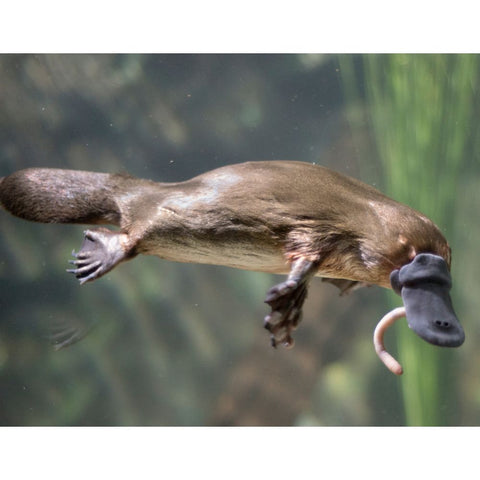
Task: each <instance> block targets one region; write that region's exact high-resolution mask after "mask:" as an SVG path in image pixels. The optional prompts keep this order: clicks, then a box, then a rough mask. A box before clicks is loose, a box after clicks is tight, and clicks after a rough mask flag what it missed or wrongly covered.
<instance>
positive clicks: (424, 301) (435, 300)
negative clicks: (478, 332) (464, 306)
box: [390, 253, 465, 347]
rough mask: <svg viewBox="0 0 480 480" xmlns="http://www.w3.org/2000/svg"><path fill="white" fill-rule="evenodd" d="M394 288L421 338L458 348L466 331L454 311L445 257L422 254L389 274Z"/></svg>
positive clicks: (412, 325) (409, 320)
mask: <svg viewBox="0 0 480 480" xmlns="http://www.w3.org/2000/svg"><path fill="white" fill-rule="evenodd" d="M390 283H391V285H392V288H393V290H394V291H395V292H396V293H398V294H399V295H401V296H402V299H403V303H404V305H405V312H406V317H407V323H408V326H409V327H410V328H411V329H412V330H413V331H414V332H415V333H416V334H417V335H419V336H420V337H421V338H423V339H424V340H426V341H427V342H429V343H432V344H433V345H439V346H441V347H458V346H460V345H461V344H462V343H463V342H464V340H465V333H464V331H463V328H462V326H461V325H460V322H459V321H458V319H457V316H456V315H455V312H454V310H453V306H452V301H451V299H450V294H449V291H450V289H451V288H452V278H451V276H450V272H449V271H448V267H447V264H446V262H445V260H444V259H443V258H442V257H440V256H438V255H433V254H431V253H420V254H418V255H417V256H416V257H415V258H414V259H413V260H412V262H410V263H409V264H407V265H404V266H403V267H402V268H400V269H399V270H394V271H393V272H392V273H391V274H390Z"/></svg>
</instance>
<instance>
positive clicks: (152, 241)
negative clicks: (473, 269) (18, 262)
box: [0, 161, 450, 287]
mask: <svg viewBox="0 0 480 480" xmlns="http://www.w3.org/2000/svg"><path fill="white" fill-rule="evenodd" d="M0 203H1V204H2V205H3V207H4V208H5V209H7V210H8V211H10V212H11V213H12V214H14V215H17V216H19V217H21V218H24V219H27V220H32V221H38V222H46V223H52V222H53V223H86V224H113V225H119V226H120V228H121V232H122V233H124V234H126V238H127V239H128V242H127V243H128V248H129V249H131V251H132V252H134V253H144V254H150V255H157V256H159V257H161V258H165V259H169V260H175V261H183V262H195V263H212V264H220V265H227V266H231V267H236V268H243V269H250V270H257V271H266V272H273V273H287V272H288V271H289V269H290V263H291V262H292V261H293V260H295V259H297V258H300V257H302V258H306V259H308V260H311V261H314V262H316V263H318V265H319V270H318V275H320V276H324V277H330V278H339V279H347V280H353V281H358V282H365V283H372V284H378V285H381V286H383V287H390V282H389V274H390V272H391V271H392V270H394V269H398V268H400V267H401V266H402V265H405V264H407V263H409V262H410V261H411V260H412V258H413V257H414V256H415V255H416V254H417V253H421V252H429V253H434V254H437V255H440V256H442V257H443V258H444V259H445V261H446V262H447V264H448V265H450V248H449V247H448V244H447V242H446V240H445V238H444V237H443V236H442V234H441V233H440V231H439V229H438V228H437V227H436V226H435V225H434V224H433V222H431V221H430V220H429V219H427V218H426V217H425V216H424V215H422V214H420V213H419V212H416V211H415V210H412V209H411V208H409V207H407V206H405V205H402V204H399V203H397V202H395V201H394V200H392V199H390V198H388V197H386V196H385V195H383V194H382V193H380V192H379V191H377V190H375V189H374V188H372V187H370V186H368V185H365V184H363V183H361V182H359V181H357V180H355V179H352V178H350V177H346V176H344V175H341V174H339V173H336V172H334V171H332V170H329V169H326V168H323V167H320V166H315V165H311V164H308V163H302V162H287V161H272V162H252V163H244V164H237V165H230V166H226V167H222V168H219V169H217V170H213V171H211V172H207V173H205V174H203V175H200V176H198V177H195V178H193V179H191V180H188V181H185V182H178V183H154V182H151V181H148V180H140V179H135V178H133V177H129V176H124V175H109V174H102V173H91V172H83V171H71V170H57V169H35V168H33V169H27V170H21V171H18V172H16V173H14V174H12V175H10V176H8V177H5V178H4V179H3V180H2V182H1V184H0ZM125 248H127V246H126V247H125Z"/></svg>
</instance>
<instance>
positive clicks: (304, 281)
mask: <svg viewBox="0 0 480 480" xmlns="http://www.w3.org/2000/svg"><path fill="white" fill-rule="evenodd" d="M316 271H317V264H315V263H314V262H311V261H308V260H304V259H299V260H296V261H295V262H294V263H293V264H292V269H291V271H290V274H289V275H288V278H287V280H286V281H285V282H282V283H279V284H278V285H275V286H274V287H272V288H271V289H270V290H269V291H268V293H267V298H266V299H265V303H268V304H269V305H270V307H272V311H271V312H270V313H269V314H268V315H267V316H266V317H265V320H264V326H265V328H266V329H267V330H268V331H269V332H270V333H271V336H270V340H271V343H272V346H273V347H276V346H277V345H278V344H279V343H280V344H282V345H283V346H285V347H287V348H289V347H293V343H294V341H293V338H292V335H291V333H292V331H294V330H295V329H296V328H297V326H298V324H299V323H300V320H301V319H302V307H303V303H304V302H305V299H306V298H307V291H308V282H309V281H310V279H311V277H312V276H313V275H315V272H316Z"/></svg>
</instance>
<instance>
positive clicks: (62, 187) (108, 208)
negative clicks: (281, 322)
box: [0, 168, 133, 225]
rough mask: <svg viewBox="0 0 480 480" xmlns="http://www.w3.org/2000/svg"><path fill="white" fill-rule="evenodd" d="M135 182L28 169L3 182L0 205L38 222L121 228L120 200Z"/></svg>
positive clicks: (101, 175)
mask: <svg viewBox="0 0 480 480" xmlns="http://www.w3.org/2000/svg"><path fill="white" fill-rule="evenodd" d="M132 180H133V179H132V177H128V176H124V175H110V174H105V173H93V172H85V171H79V170H63V169H53V168H28V169H25V170H19V171H17V172H15V173H12V174H11V175H9V176H7V177H2V178H0V204H1V205H2V206H3V208H5V209H6V210H8V211H9V212H10V213H12V214H13V215H16V216H17V217H20V218H24V219H25V220H31V221H34V222H43V223H85V224H112V225H119V224H120V219H121V212H120V209H119V206H118V204H117V201H116V196H117V194H118V193H120V192H122V191H123V190H124V189H123V188H122V187H123V186H124V185H125V183H126V182H129V181H130V182H131V181H132Z"/></svg>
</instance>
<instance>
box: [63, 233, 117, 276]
mask: <svg viewBox="0 0 480 480" xmlns="http://www.w3.org/2000/svg"><path fill="white" fill-rule="evenodd" d="M84 234H85V238H84V239H83V243H82V246H81V247H80V250H79V251H78V252H77V253H75V251H73V252H72V255H73V256H74V257H75V260H69V263H71V264H72V265H75V266H76V267H77V268H72V269H68V270H67V272H69V273H73V274H74V275H75V276H76V277H77V278H78V280H79V282H80V284H81V285H83V284H84V283H86V282H91V281H93V280H96V279H97V278H100V277H101V276H102V275H105V274H106V273H107V272H109V271H110V270H111V269H112V268H113V267H114V266H115V265H117V264H118V263H120V262H121V261H122V260H124V259H125V258H126V254H125V251H124V249H123V248H122V246H121V243H120V235H122V234H120V233H117V232H112V231H111V230H108V229H106V228H101V229H100V228H99V229H98V230H85V232H84Z"/></svg>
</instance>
